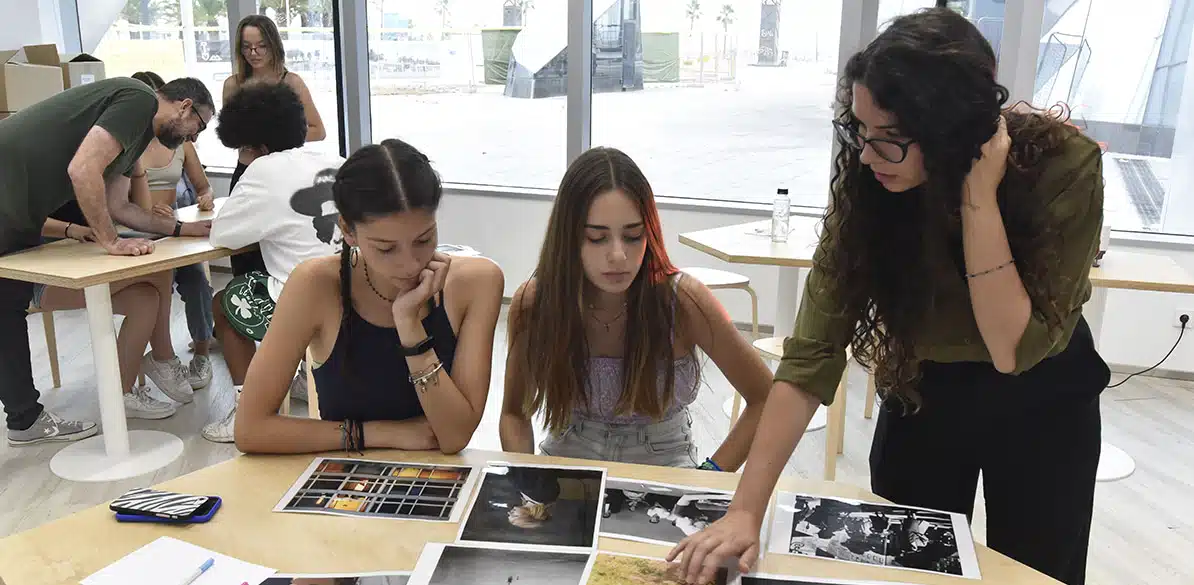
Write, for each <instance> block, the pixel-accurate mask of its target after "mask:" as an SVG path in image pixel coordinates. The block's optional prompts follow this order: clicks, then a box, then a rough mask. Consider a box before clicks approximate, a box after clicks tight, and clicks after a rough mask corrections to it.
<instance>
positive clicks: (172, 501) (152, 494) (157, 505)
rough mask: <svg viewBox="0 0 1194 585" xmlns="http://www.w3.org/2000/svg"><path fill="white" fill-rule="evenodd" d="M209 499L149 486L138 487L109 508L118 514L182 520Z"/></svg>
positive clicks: (113, 502) (114, 501)
mask: <svg viewBox="0 0 1194 585" xmlns="http://www.w3.org/2000/svg"><path fill="white" fill-rule="evenodd" d="M208 499H210V498H209V496H192V495H187V494H176V493H173V492H161V491H157V490H151V489H149V488H136V489H132V490H129V491H127V492H125V494H124V495H122V496H120V497H119V498H116V499H115V500H113V501H112V503H111V504H110V505H109V506H108V509H109V510H112V511H113V512H116V513H117V514H127V515H137V516H157V517H158V518H167V519H170V520H182V519H184V518H189V517H190V516H192V515H194V514H195V511H196V510H198V509H199V508H200V506H202V505H203V504H206V503H207V500H208Z"/></svg>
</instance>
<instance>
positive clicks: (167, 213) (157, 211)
mask: <svg viewBox="0 0 1194 585" xmlns="http://www.w3.org/2000/svg"><path fill="white" fill-rule="evenodd" d="M152 211H153V214H154V215H160V216H162V217H169V218H173V217H174V208H172V207H170V206H169V205H163V204H161V203H157V204H155V205H154V206H153V210H152Z"/></svg>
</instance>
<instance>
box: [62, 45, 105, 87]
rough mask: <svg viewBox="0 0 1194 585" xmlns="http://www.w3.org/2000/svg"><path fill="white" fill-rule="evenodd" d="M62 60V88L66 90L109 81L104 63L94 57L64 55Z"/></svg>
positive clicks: (75, 54)
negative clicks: (105, 73) (105, 80)
mask: <svg viewBox="0 0 1194 585" xmlns="http://www.w3.org/2000/svg"><path fill="white" fill-rule="evenodd" d="M61 60H62V87H63V88H64V89H70V88H72V87H79V86H80V85H86V84H88V83H95V82H96V81H101V80H103V79H107V77H106V76H105V75H104V62H103V61H101V60H99V58H97V57H95V56H94V55H89V54H87V53H63V54H62V57H61Z"/></svg>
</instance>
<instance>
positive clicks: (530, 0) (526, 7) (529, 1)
mask: <svg viewBox="0 0 1194 585" xmlns="http://www.w3.org/2000/svg"><path fill="white" fill-rule="evenodd" d="M514 5H515V6H517V7H518V12H519V13H520V14H522V26H524V27H525V26H526V25H527V14H528V13H530V11H531V10H533V9H534V8H535V0H514Z"/></svg>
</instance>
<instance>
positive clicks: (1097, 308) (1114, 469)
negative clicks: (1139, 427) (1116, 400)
mask: <svg viewBox="0 0 1194 585" xmlns="http://www.w3.org/2000/svg"><path fill="white" fill-rule="evenodd" d="M1106 310H1107V289H1105V288H1102V287H1095V288H1094V289H1093V290H1091V292H1090V300H1089V301H1087V302H1086V304H1085V305H1084V306H1083V307H1082V316H1084V317H1086V322H1087V323H1088V324H1089V325H1090V333H1091V335H1092V336H1094V340H1095V347H1098V345H1099V337H1100V336H1101V334H1102V332H1103V313H1104V311H1106ZM1135 471H1136V461H1135V460H1133V459H1132V456H1131V455H1128V454H1127V453H1126V452H1125V451H1124V450H1123V449H1120V448H1119V447H1116V446H1115V445H1112V444H1111V443H1108V442H1106V441H1103V445H1102V453H1101V454H1100V455H1099V469H1098V471H1097V472H1095V479H1096V480H1098V481H1118V480H1121V479H1123V478H1125V477H1128V476H1129V475H1132V473H1133V472H1135Z"/></svg>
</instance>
